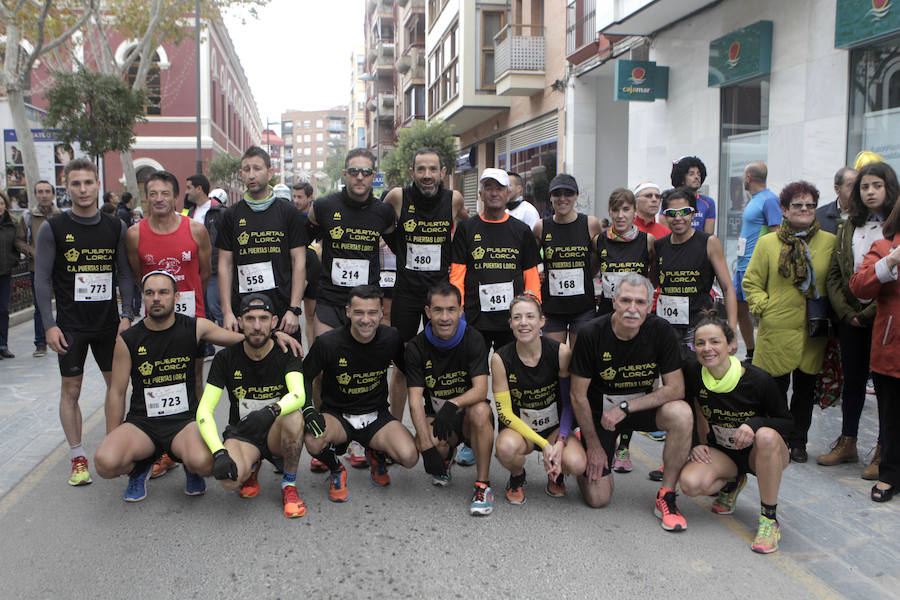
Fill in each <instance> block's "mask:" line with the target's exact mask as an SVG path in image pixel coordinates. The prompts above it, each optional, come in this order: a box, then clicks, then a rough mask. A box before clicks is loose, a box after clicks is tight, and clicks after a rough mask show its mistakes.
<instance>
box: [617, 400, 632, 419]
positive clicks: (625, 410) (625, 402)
mask: <svg viewBox="0 0 900 600" xmlns="http://www.w3.org/2000/svg"><path fill="white" fill-rule="evenodd" d="M619 409H621V411H622V412H623V413H625V416H628V415H630V414H631V411H630V410H629V409H628V400H622V401H621V402H619Z"/></svg>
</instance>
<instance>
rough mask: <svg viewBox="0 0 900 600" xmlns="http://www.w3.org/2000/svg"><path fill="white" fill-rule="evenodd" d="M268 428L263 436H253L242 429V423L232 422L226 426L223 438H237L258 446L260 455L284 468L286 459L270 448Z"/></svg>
mask: <svg viewBox="0 0 900 600" xmlns="http://www.w3.org/2000/svg"><path fill="white" fill-rule="evenodd" d="M270 429H271V428H269V429H267V430H266V433H265V434H264V435H261V436H251V435H247V434H246V432H244V431H241V426H240V423H237V424H235V425H231V424H230V423H229V424H228V426H227V427H226V428H225V431H224V432H223V433H222V439H223V440H230V439H232V438H233V439H236V440H240V441H242V442H246V443H248V444H251V445H252V446H256V449H257V450H259V455H260V456H261V457H262V458H264V459H266V460H267V461H269V462H270V463H272V464H273V465H275V466H276V467H278V468H279V469H281V468H283V465H284V459H283V458H282V457H280V456H275V455H274V454H272V451H271V450H269V430H270Z"/></svg>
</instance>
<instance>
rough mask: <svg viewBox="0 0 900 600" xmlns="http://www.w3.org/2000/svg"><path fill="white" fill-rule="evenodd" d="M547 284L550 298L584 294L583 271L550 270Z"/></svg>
mask: <svg viewBox="0 0 900 600" xmlns="http://www.w3.org/2000/svg"><path fill="white" fill-rule="evenodd" d="M547 284H548V286H549V288H550V295H551V296H581V295H582V294H584V269H550V275H549V276H548V277H547Z"/></svg>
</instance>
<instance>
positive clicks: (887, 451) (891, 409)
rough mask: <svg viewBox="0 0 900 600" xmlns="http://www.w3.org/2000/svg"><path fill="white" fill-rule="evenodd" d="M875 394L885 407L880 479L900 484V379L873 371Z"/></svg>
mask: <svg viewBox="0 0 900 600" xmlns="http://www.w3.org/2000/svg"><path fill="white" fill-rule="evenodd" d="M872 379H873V380H874V381H875V394H876V395H877V396H878V405H879V406H881V407H883V411H884V412H883V413H882V414H881V430H882V431H883V432H884V442H883V443H882V445H881V463H880V464H879V466H878V480H879V481H883V482H885V483H890V484H891V485H892V486H893V487H897V486H898V485H900V379H897V378H896V377H891V376H890V375H882V374H881V373H873V374H872Z"/></svg>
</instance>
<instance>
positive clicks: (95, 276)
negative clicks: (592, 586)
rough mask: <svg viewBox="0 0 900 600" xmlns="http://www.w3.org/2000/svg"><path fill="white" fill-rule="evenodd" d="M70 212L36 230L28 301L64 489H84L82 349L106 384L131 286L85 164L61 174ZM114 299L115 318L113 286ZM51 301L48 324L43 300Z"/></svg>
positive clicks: (121, 229) (116, 225)
mask: <svg viewBox="0 0 900 600" xmlns="http://www.w3.org/2000/svg"><path fill="white" fill-rule="evenodd" d="M64 177H65V180H66V188H67V189H68V192H69V195H70V196H71V197H72V210H71V211H66V212H64V213H62V214H61V215H58V216H56V217H53V218H52V219H50V220H49V221H47V222H45V223H44V224H43V225H42V226H41V228H40V229H39V230H38V234H37V244H36V248H35V290H34V293H35V298H36V299H37V304H38V306H39V307H40V312H41V317H42V318H43V324H44V328H45V330H46V338H47V345H48V346H50V348H51V349H52V350H53V351H54V352H56V353H57V354H58V355H59V372H60V376H61V379H62V385H61V390H60V397H59V420H60V422H61V423H62V428H63V432H64V433H65V435H66V440H67V441H68V443H69V448H70V450H71V460H72V471H71V475H70V477H69V485H76V486H77V485H85V484H88V483H91V476H90V473H89V472H88V461H87V457H86V456H85V453H84V448H83V447H82V445H81V426H82V422H81V409H80V408H79V406H78V398H79V396H80V395H81V381H82V377H83V375H84V361H85V359H86V358H87V352H88V348H90V349H91V351H92V352H93V354H94V360H96V361H97V366H98V367H100V372H101V373H103V377H104V379H106V383H107V386H109V371H110V369H111V368H112V358H113V346H114V345H115V342H116V335H117V334H119V333H122V332H123V331H125V330H126V329H127V328H128V327H130V326H131V320H132V318H133V315H132V314H131V311H130V307H131V305H132V304H131V303H132V295H133V290H134V280H133V279H132V276H131V270H130V269H129V267H128V258H127V255H126V252H125V224H124V223H123V222H122V221H120V220H119V219H117V218H115V217H110V216H108V215H104V214H102V213H101V212H100V211H99V210H98V208H97V200H98V195H99V185H100V184H99V180H98V178H97V170H96V166H95V165H94V163H92V162H91V161H90V160H88V159H76V160H73V161H70V162H69V163H68V164H67V165H66V167H65V170H64ZM117 283H118V286H119V292H120V293H121V294H122V306H123V307H125V308H124V312H123V314H121V315H120V314H119V310H118V304H117V303H116V292H115V286H116V284H117ZM54 296H55V297H56V319H55V320H54V318H53V313H52V312H51V301H52V299H53V297H54Z"/></svg>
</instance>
